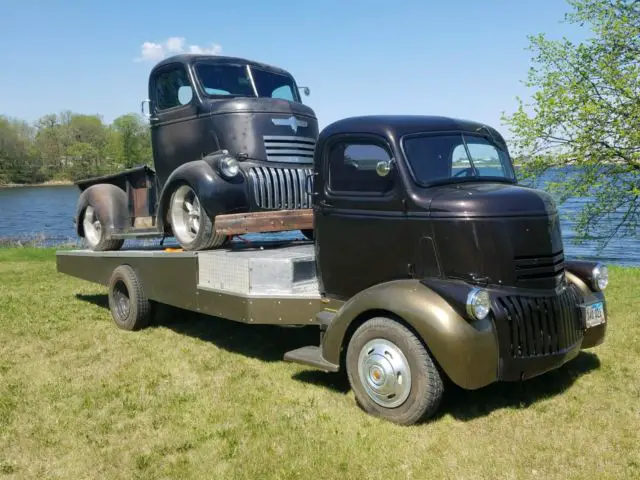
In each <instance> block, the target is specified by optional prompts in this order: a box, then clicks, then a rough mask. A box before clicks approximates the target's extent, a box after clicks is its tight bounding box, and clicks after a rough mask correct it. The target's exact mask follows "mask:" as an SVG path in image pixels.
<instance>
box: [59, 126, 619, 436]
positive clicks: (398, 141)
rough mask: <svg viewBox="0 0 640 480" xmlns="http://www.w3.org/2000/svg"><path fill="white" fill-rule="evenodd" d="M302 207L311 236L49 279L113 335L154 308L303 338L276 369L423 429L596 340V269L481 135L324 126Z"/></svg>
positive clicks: (115, 263)
mask: <svg viewBox="0 0 640 480" xmlns="http://www.w3.org/2000/svg"><path fill="white" fill-rule="evenodd" d="M312 198H313V215H314V217H313V222H314V236H315V238H314V239H313V240H302V241H287V242H281V241H275V242H274V241H268V240H266V239H264V240H260V241H257V242H253V243H247V242H242V241H240V240H235V241H232V242H229V243H227V244H225V245H224V246H223V247H221V248H216V249H214V250H205V251H186V250H183V249H181V248H178V249H174V248H150V249H120V250H116V251H104V252H100V251H92V250H72V251H59V252H58V253H57V268H58V271H59V272H61V273H64V274H68V275H71V276H75V277H78V278H83V279H85V280H88V281H92V282H97V283H100V284H102V285H105V286H107V288H108V291H109V307H110V310H111V314H112V316H113V318H114V320H115V323H116V324H117V325H118V326H119V327H120V328H123V329H126V330H137V329H139V328H142V327H144V326H145V325H146V324H147V323H148V322H149V321H150V319H151V317H152V313H153V305H154V303H163V304H168V305H173V306H176V307H179V308H183V309H186V310H191V311H196V312H200V313H203V314H207V315H211V316H215V317H222V318H226V319H229V320H234V321H239V322H244V323H268V324H274V325H283V326H285V325H315V326H317V327H318V329H319V332H320V341H319V345H311V346H306V347H303V348H300V349H297V350H294V351H291V352H287V353H286V354H285V355H284V359H285V360H288V361H294V362H298V363H302V364H305V365H309V366H312V367H314V368H319V369H321V370H324V371H326V372H337V371H340V370H343V369H344V370H346V373H347V376H348V378H349V382H350V385H351V386H352V388H353V391H354V394H355V397H356V400H357V401H358V403H359V404H360V405H361V406H362V407H363V408H364V409H365V410H366V411H367V412H369V413H371V414H373V415H377V416H380V417H382V418H385V419H388V420H390V421H393V422H396V423H399V424H413V423H416V422H418V421H420V420H421V419H425V418H429V417H430V416H432V415H433V414H434V413H435V412H436V410H437V408H438V406H439V404H440V401H441V398H442V394H443V389H444V385H445V382H444V379H445V378H448V379H449V380H451V381H452V382H453V383H455V384H457V385H458V386H460V387H462V388H465V389H477V388H481V387H483V386H486V385H488V384H491V383H493V382H497V381H522V380H526V379H528V378H531V377H534V376H537V375H541V374H543V373H545V372H547V371H549V370H553V369H556V368H559V367H561V366H562V365H564V364H565V363H566V362H568V361H570V360H571V359H573V358H574V357H576V356H577V355H578V353H579V352H580V351H581V350H583V349H586V348H591V347H594V346H596V345H599V344H600V343H602V342H603V341H604V337H605V332H606V328H607V309H606V302H605V298H604V293H603V290H604V289H605V287H606V284H607V270H606V267H605V266H604V265H602V264H600V263H593V262H580V261H569V260H566V259H565V258H564V254H563V245H562V237H561V231H560V225H559V220H558V212H557V210H556V208H555V205H554V202H553V201H552V199H551V198H550V197H549V196H548V195H547V194H546V193H544V192H541V191H538V190H534V189H531V188H527V187H523V186H520V185H518V184H517V181H516V178H515V175H514V173H513V167H512V163H511V158H510V156H509V154H508V150H507V147H506V145H505V143H504V140H503V139H502V137H501V136H500V135H499V133H498V132H497V131H495V130H493V129H491V128H490V127H487V126H485V125H482V124H478V123H475V122H469V121H460V120H455V119H448V118H443V117H404V116H403V117H354V118H351V119H345V120H341V121H338V122H335V123H333V124H331V125H329V126H328V127H326V128H325V129H324V130H323V131H322V132H321V133H320V135H319V138H318V143H317V146H316V150H315V153H314V180H313V191H312ZM260 238H262V237H260Z"/></svg>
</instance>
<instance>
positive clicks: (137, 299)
mask: <svg viewBox="0 0 640 480" xmlns="http://www.w3.org/2000/svg"><path fill="white" fill-rule="evenodd" d="M109 309H110V310H111V316H112V317H113V320H114V321H115V323H116V325H117V326H118V327H119V328H121V329H123V330H140V329H141V328H144V327H146V326H147V325H148V324H149V320H150V318H151V302H150V301H149V299H148V298H147V296H146V295H145V293H144V288H143V287H142V282H141V281H140V279H139V278H138V276H137V275H136V272H135V271H134V270H133V268H131V267H130V266H129V265H120V266H118V267H117V268H116V269H115V270H114V271H113V273H112V274H111V278H110V279H109Z"/></svg>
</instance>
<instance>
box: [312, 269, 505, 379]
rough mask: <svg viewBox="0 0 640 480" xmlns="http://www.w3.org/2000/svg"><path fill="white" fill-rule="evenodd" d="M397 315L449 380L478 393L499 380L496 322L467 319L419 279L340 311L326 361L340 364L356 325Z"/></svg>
mask: <svg viewBox="0 0 640 480" xmlns="http://www.w3.org/2000/svg"><path fill="white" fill-rule="evenodd" d="M385 312H386V313H387V314H391V315H392V316H395V317H398V318H399V319H401V321H403V322H404V323H406V324H408V325H409V326H410V327H411V328H412V329H413V330H414V331H415V332H416V333H417V334H418V335H419V336H420V338H421V339H422V341H423V342H424V344H425V345H426V347H427V349H428V350H429V351H430V353H431V354H432V356H433V357H434V358H435V360H436V361H437V363H438V364H439V365H440V367H441V368H442V370H443V371H444V372H445V373H446V374H447V376H448V377H449V378H450V379H451V380H452V381H453V382H454V383H456V384H457V385H459V386H460V387H462V388H466V389H476V388H480V387H483V386H485V385H488V384H490V383H492V382H494V381H496V380H497V379H498V364H499V355H498V343H497V337H496V334H495V330H494V327H493V323H492V321H491V320H490V319H489V318H487V319H484V320H481V321H470V320H467V319H465V318H464V317H462V316H461V315H460V314H459V313H458V312H457V311H456V310H454V308H453V307H452V306H451V305H450V304H449V303H448V302H446V301H445V300H444V299H443V298H442V297H441V296H440V295H438V294H436V293H435V292H434V291H433V290H431V289H430V288H428V287H427V286H425V285H423V284H422V283H420V282H419V281H418V280H394V281H391V282H386V283H382V284H379V285H375V286H373V287H370V288H368V289H367V290H363V291H362V292H360V293H358V294H357V295H355V296H354V297H352V298H351V299H349V301H347V302H346V303H345V304H344V305H342V307H341V308H340V309H339V310H338V311H337V312H336V316H335V317H334V318H333V320H332V321H331V323H330V324H329V326H328V327H327V330H326V331H325V333H324V335H323V340H322V356H323V358H324V360H325V361H327V362H330V363H332V364H334V365H340V360H341V353H342V350H343V348H346V342H347V341H348V338H347V333H348V332H350V329H349V327H350V326H351V325H352V324H353V322H357V323H356V324H359V322H360V320H362V319H363V318H371V317H372V316H379V315H384V314H385Z"/></svg>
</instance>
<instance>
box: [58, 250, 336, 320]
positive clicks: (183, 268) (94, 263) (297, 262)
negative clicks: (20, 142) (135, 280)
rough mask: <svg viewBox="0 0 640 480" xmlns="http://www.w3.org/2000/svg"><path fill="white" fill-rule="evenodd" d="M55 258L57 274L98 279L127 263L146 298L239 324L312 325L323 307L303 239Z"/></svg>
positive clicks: (311, 252)
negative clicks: (185, 249) (197, 249)
mask: <svg viewBox="0 0 640 480" xmlns="http://www.w3.org/2000/svg"><path fill="white" fill-rule="evenodd" d="M56 262H57V269H58V271H59V272H61V273H64V274H67V275H71V276H73V277H77V278H81V279H83V280H87V281H90V282H94V283H99V284H101V285H105V286H107V285H108V284H109V279H110V277H111V274H112V272H113V271H114V270H115V269H116V268H117V267H118V266H119V265H129V266H131V267H132V268H133V269H134V270H135V272H136V274H137V275H138V277H139V278H140V280H141V283H142V285H144V290H145V292H144V293H145V294H146V296H147V297H148V299H149V300H152V301H155V302H159V303H163V304H167V305H172V306H175V307H179V308H183V309H186V310H191V311H195V312H200V313H203V314H207V315H213V316H217V317H223V318H227V319H230V320H235V321H239V322H244V323H256V324H258V323H263V324H280V325H312V324H318V323H321V320H318V319H317V318H316V314H317V313H318V312H321V311H322V310H323V309H324V308H326V307H327V306H328V305H327V304H326V301H323V299H322V297H321V295H320V293H319V290H318V277H317V273H316V268H315V251H314V245H313V243H312V242H309V241H285V242H279V241H277V242H261V243H257V242H256V243H250V244H247V243H243V242H238V243H232V244H231V245H230V246H229V247H228V248H222V249H216V250H209V251H200V252H189V251H182V250H180V249H177V248H163V247H148V248H132V249H121V250H117V251H107V252H94V251H91V250H84V249H78V250H65V251H59V252H57V253H56ZM285 303H286V305H284V304H285Z"/></svg>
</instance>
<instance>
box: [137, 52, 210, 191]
mask: <svg viewBox="0 0 640 480" xmlns="http://www.w3.org/2000/svg"><path fill="white" fill-rule="evenodd" d="M150 90H151V91H150V92H149V93H150V98H151V101H152V103H151V105H152V116H151V119H150V123H151V144H152V146H153V162H154V165H155V170H156V176H157V179H158V186H159V187H160V188H162V186H163V185H164V182H165V181H166V180H167V177H168V176H169V175H170V174H171V172H172V171H173V170H175V169H176V168H177V167H178V166H179V165H182V164H183V163H185V162H189V161H191V160H197V159H199V158H201V157H202V155H201V151H200V150H201V149H200V141H199V140H200V138H201V136H202V135H201V132H200V131H199V130H198V129H197V127H196V124H195V123H194V120H196V118H197V117H196V115H197V113H198V108H197V105H198V103H197V101H196V98H194V97H195V92H194V90H193V87H192V85H191V81H190V80H189V75H188V73H187V69H186V67H185V65H184V64H182V63H171V64H169V65H165V66H163V67H161V68H160V69H158V70H156V71H155V72H154V73H153V77H152V79H151V88H150Z"/></svg>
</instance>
